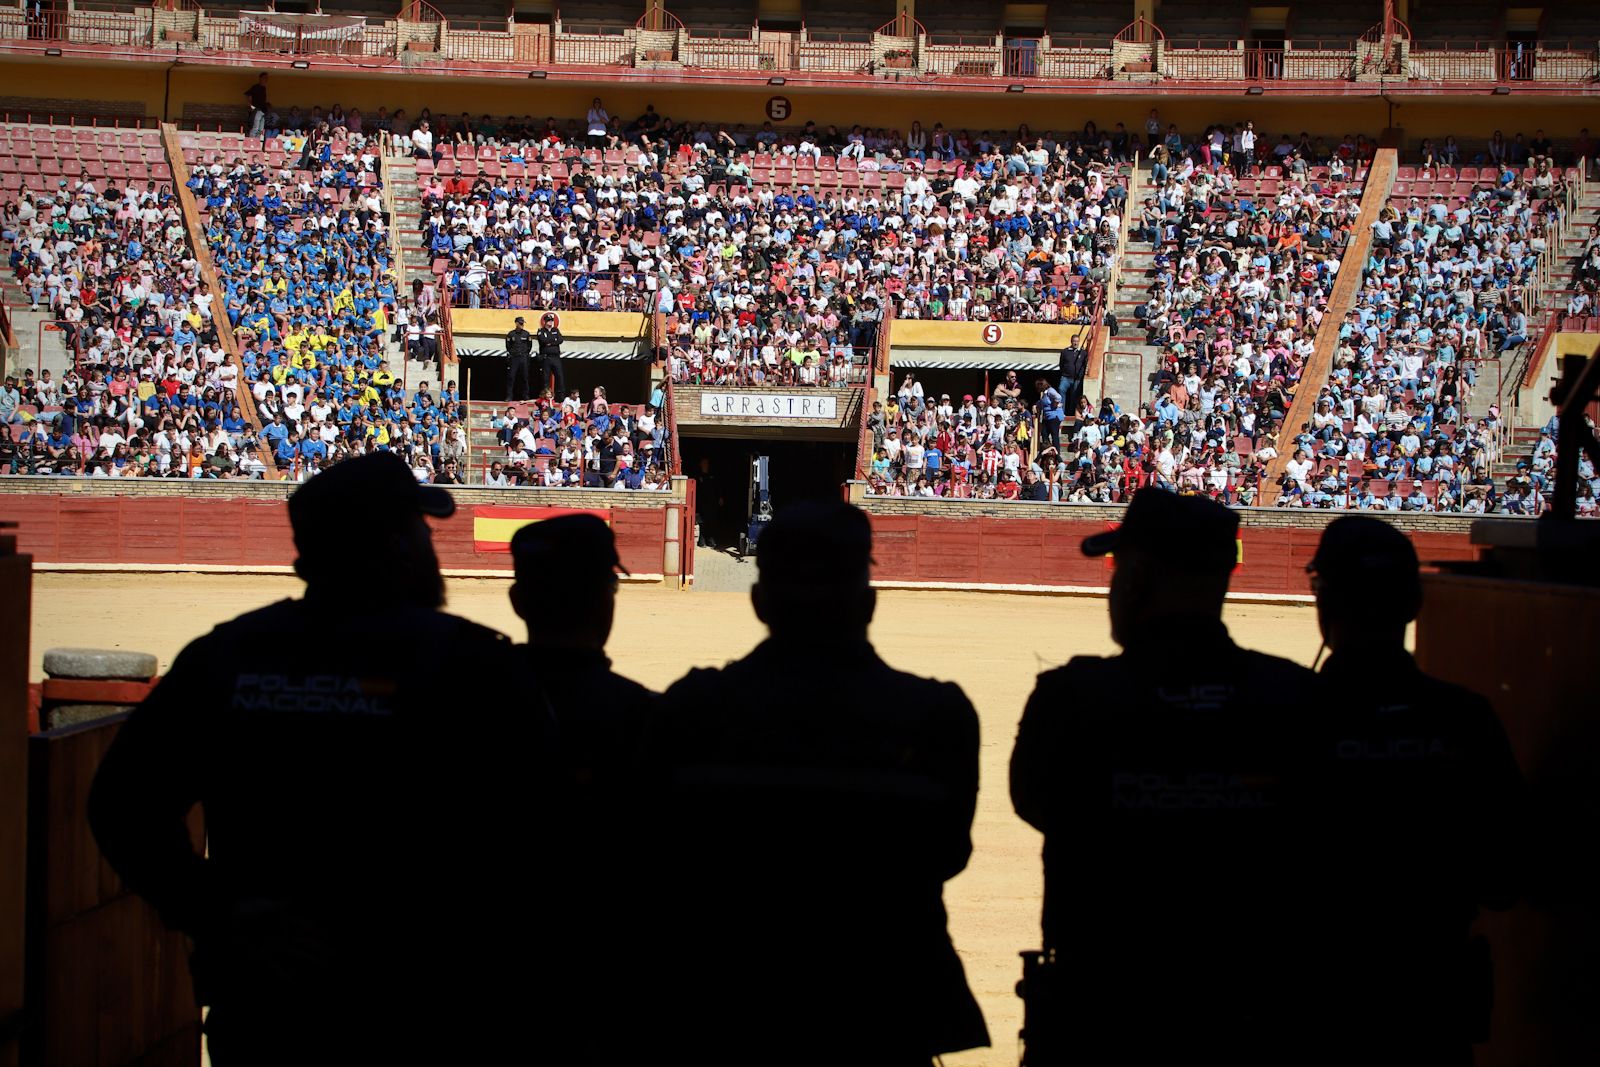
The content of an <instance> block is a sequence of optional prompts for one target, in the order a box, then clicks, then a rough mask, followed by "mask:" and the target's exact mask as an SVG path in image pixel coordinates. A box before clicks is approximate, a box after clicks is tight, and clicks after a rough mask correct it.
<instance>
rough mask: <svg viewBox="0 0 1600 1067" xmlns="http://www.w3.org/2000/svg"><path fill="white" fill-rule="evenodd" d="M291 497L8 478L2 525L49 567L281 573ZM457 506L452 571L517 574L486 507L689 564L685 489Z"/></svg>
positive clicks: (247, 486) (286, 558)
mask: <svg viewBox="0 0 1600 1067" xmlns="http://www.w3.org/2000/svg"><path fill="white" fill-rule="evenodd" d="M291 488H292V486H289V485H286V484H285V483H282V482H212V483H209V484H205V485H203V486H202V485H197V484H195V483H192V482H184V481H176V480H174V481H165V480H161V479H149V480H139V481H135V480H133V479H128V480H120V479H118V480H107V479H89V478H82V479H77V478H60V479H56V478H24V477H4V478H0V521H5V522H14V523H16V524H17V543H18V548H19V550H20V551H22V552H26V553H29V554H31V555H32V556H33V557H34V558H35V559H37V560H39V561H40V562H41V563H72V564H98V565H104V566H111V567H115V566H116V565H119V564H129V565H134V566H149V565H194V564H209V565H214V566H222V567H262V566H271V567H282V566H287V565H289V564H290V563H292V562H294V558H295V554H296V553H295V550H294V539H293V536H292V533H291V531H290V528H289V509H288V508H287V507H285V506H284V500H285V498H286V497H287V496H288V493H289V490H290V489H291ZM455 497H456V503H457V510H456V513H455V515H453V516H451V517H450V518H448V519H440V520H435V521H434V522H433V527H434V547H435V550H436V551H437V552H438V554H439V562H440V564H441V565H442V566H444V567H445V568H447V569H462V570H477V571H492V572H502V573H509V572H510V570H511V557H510V556H509V555H508V554H507V553H506V552H505V551H503V550H495V549H490V548H484V549H479V548H478V547H477V545H476V544H475V537H474V521H473V520H474V515H473V505H476V504H498V505H508V506H520V507H566V508H603V509H609V510H610V512H611V526H612V529H613V530H614V531H615V533H616V537H617V551H618V554H619V555H621V557H622V563H623V566H625V567H626V568H627V569H628V570H629V571H631V572H632V573H633V574H635V575H641V576H643V575H659V574H668V575H671V574H675V573H677V571H678V569H679V566H680V562H679V559H678V553H679V551H680V550H681V549H680V547H679V545H678V543H677V541H676V535H675V534H673V535H671V536H669V524H670V523H672V521H673V520H674V518H676V517H679V516H681V514H682V508H683V505H684V500H685V498H686V493H685V487H684V483H683V482H682V481H681V480H680V481H679V482H678V483H677V489H676V491H675V492H672V493H641V492H628V491H611V490H536V489H530V490H509V491H507V490H492V489H460V490H456V491H455ZM495 517H499V516H495ZM669 552H671V553H672V559H670V560H669V559H668V558H667V556H668V553H669Z"/></svg>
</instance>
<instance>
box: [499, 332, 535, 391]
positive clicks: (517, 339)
mask: <svg viewBox="0 0 1600 1067" xmlns="http://www.w3.org/2000/svg"><path fill="white" fill-rule="evenodd" d="M526 321H527V320H526V319H524V318H523V317H522V316H521V315H518V316H517V320H516V325H515V326H513V327H512V329H511V332H510V333H508V334H506V400H507V401H508V402H510V401H516V400H526V399H528V395H529V392H528V390H529V381H528V378H529V371H530V370H531V369H532V366H533V335H532V334H531V333H529V332H528V331H527V330H525V329H523V324H524V323H525V322H526Z"/></svg>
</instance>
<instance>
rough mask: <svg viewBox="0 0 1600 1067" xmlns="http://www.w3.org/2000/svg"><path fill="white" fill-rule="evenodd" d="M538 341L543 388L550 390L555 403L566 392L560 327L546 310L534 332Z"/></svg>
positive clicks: (558, 401) (559, 401)
mask: <svg viewBox="0 0 1600 1067" xmlns="http://www.w3.org/2000/svg"><path fill="white" fill-rule="evenodd" d="M534 337H535V338H537V339H538V341H539V362H540V363H541V364H542V366H541V368H540V370H541V373H542V374H543V375H544V388H546V389H549V390H550V395H551V397H553V398H554V399H555V402H556V403H557V404H559V403H561V398H562V397H563V396H565V395H566V392H567V380H566V376H565V375H564V374H563V373H562V371H561V341H562V337H561V327H559V326H557V325H556V317H555V316H554V315H552V314H550V313H548V312H546V313H545V315H544V317H543V318H541V319H540V320H539V332H538V333H536V334H534Z"/></svg>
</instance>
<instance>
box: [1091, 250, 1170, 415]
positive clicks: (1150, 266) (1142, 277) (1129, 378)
mask: <svg viewBox="0 0 1600 1067" xmlns="http://www.w3.org/2000/svg"><path fill="white" fill-rule="evenodd" d="M1155 255H1156V253H1155V246H1154V245H1153V244H1151V243H1150V242H1149V241H1133V240H1129V241H1127V242H1125V243H1124V244H1123V246H1122V274H1121V276H1120V277H1119V278H1118V280H1117V289H1116V292H1114V293H1112V294H1111V313H1112V314H1113V315H1115V316H1116V317H1117V324H1118V326H1117V328H1118V330H1119V336H1117V337H1113V338H1111V339H1110V343H1109V344H1108V345H1107V346H1106V362H1105V372H1104V376H1103V377H1102V378H1101V383H1102V389H1103V391H1104V394H1105V395H1106V396H1109V397H1111V398H1112V399H1113V400H1115V401H1116V402H1117V406H1118V407H1120V408H1121V409H1122V410H1123V411H1126V412H1130V413H1132V412H1137V411H1138V410H1139V405H1140V404H1143V403H1145V402H1146V401H1148V400H1149V393H1150V376H1151V375H1153V374H1154V373H1155V371H1156V366H1157V364H1158V363H1159V362H1160V359H1161V349H1160V347H1159V346H1157V345H1149V344H1145V343H1144V338H1145V332H1144V326H1143V324H1142V323H1140V321H1139V320H1138V319H1137V318H1136V317H1135V315H1134V312H1135V311H1136V310H1137V309H1138V308H1139V306H1140V305H1141V304H1143V303H1145V301H1146V300H1148V299H1149V296H1150V282H1151V279H1152V277H1153V276H1154V272H1155Z"/></svg>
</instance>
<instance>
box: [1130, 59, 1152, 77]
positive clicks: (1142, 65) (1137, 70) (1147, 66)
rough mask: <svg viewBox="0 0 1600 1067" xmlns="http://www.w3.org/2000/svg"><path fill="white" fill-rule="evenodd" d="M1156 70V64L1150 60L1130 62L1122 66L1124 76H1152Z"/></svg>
mask: <svg viewBox="0 0 1600 1067" xmlns="http://www.w3.org/2000/svg"><path fill="white" fill-rule="evenodd" d="M1155 69H1156V65H1155V62H1154V61H1153V60H1149V59H1135V60H1130V61H1129V62H1127V63H1124V64H1123V65H1122V73H1124V74H1150V73H1152V72H1154V70H1155Z"/></svg>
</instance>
